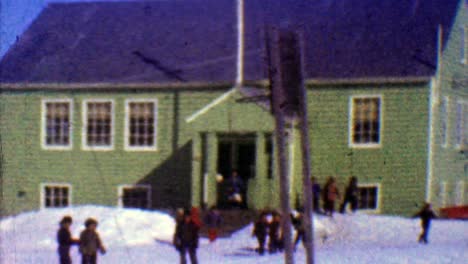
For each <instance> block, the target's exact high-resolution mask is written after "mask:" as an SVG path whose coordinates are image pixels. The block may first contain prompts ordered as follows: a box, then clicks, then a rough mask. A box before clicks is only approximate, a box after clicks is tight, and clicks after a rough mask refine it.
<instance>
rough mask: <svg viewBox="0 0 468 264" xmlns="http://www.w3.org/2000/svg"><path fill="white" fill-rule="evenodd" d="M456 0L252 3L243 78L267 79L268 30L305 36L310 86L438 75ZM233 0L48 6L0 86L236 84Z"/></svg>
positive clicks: (5, 66)
mask: <svg viewBox="0 0 468 264" xmlns="http://www.w3.org/2000/svg"><path fill="white" fill-rule="evenodd" d="M463 2H464V1H463V0H462V1H459V0H378V1H376V0H339V1H337V0H336V1H333V0H315V1H310V0H309V1H306V0H253V1H250V0H248V1H245V70H244V73H245V79H246V80H259V79H266V78H267V76H266V72H267V71H266V65H265V48H264V44H265V41H264V36H265V26H267V25H276V26H280V27H284V26H289V27H294V28H298V29H300V30H301V31H302V32H303V33H304V35H305V38H306V39H305V40H306V41H305V45H306V47H305V58H306V63H305V64H306V68H305V74H306V77H307V78H365V77H409V76H411V77H418V76H420V77H421V76H431V75H433V74H434V70H435V59H436V36H437V27H438V25H439V24H441V25H442V26H443V28H444V32H445V34H444V43H445V41H446V40H447V38H448V32H450V30H451V27H452V24H453V20H454V18H455V14H456V11H457V6H458V4H460V5H461V4H462V3H463ZM236 5H237V3H236V1H235V0H166V1H152V2H107V3H104V2H95V3H90V2H86V3H53V4H49V5H48V6H47V7H46V8H45V9H44V10H43V11H42V13H41V14H40V15H39V17H38V18H37V19H36V20H35V21H34V22H33V23H32V25H31V26H30V27H29V28H28V29H27V30H26V32H25V33H24V34H23V35H21V36H20V38H19V40H18V42H17V43H15V44H14V45H13V46H12V47H11V49H10V50H9V51H8V52H7V53H6V54H5V56H4V57H3V59H2V60H1V61H0V82H4V83H13V82H45V83H46V82H83V83H97V82H114V83H138V82H158V83H165V82H171V83H172V82H232V83H233V82H234V81H235V79H236V67H237V62H236V56H237V14H236V11H237V10H236Z"/></svg>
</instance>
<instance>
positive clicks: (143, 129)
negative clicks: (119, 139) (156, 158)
mask: <svg viewBox="0 0 468 264" xmlns="http://www.w3.org/2000/svg"><path fill="white" fill-rule="evenodd" d="M157 120H158V101H157V100H156V99H151V100H149V99H131V100H126V101H125V128H124V131H125V132H124V137H125V140H124V141H125V149H126V150H156V149H157V130H158V121H157Z"/></svg>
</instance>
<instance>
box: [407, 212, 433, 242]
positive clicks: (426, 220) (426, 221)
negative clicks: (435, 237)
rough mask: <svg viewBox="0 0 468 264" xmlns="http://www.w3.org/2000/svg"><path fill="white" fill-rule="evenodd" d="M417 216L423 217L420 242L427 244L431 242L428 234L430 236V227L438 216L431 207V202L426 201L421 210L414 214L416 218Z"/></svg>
mask: <svg viewBox="0 0 468 264" xmlns="http://www.w3.org/2000/svg"><path fill="white" fill-rule="evenodd" d="M416 217H419V218H421V227H422V232H421V234H420V235H419V238H418V242H419V243H424V244H427V243H429V241H428V236H429V229H430V228H431V220H432V219H433V218H436V217H437V216H436V215H435V213H434V211H432V209H431V204H430V203H424V205H423V207H422V208H421V210H420V211H419V212H417V213H416V214H415V215H414V216H413V218H416Z"/></svg>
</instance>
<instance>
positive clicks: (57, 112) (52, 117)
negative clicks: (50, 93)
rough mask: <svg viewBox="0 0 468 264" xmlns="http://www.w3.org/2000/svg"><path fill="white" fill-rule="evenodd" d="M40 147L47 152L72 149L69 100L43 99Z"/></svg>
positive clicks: (70, 104)
mask: <svg viewBox="0 0 468 264" xmlns="http://www.w3.org/2000/svg"><path fill="white" fill-rule="evenodd" d="M41 108H42V109H41V120H42V130H41V145H42V148H43V149H47V150H70V149H72V113H73V102H72V100H71V99H43V100H42V107H41Z"/></svg>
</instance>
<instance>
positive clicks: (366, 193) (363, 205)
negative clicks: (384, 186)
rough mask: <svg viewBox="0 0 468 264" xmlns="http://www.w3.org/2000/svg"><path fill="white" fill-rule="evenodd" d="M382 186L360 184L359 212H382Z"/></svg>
mask: <svg viewBox="0 0 468 264" xmlns="http://www.w3.org/2000/svg"><path fill="white" fill-rule="evenodd" d="M380 190H381V188H380V184H379V183H366V184H358V210H363V211H368V212H379V211H380Z"/></svg>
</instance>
